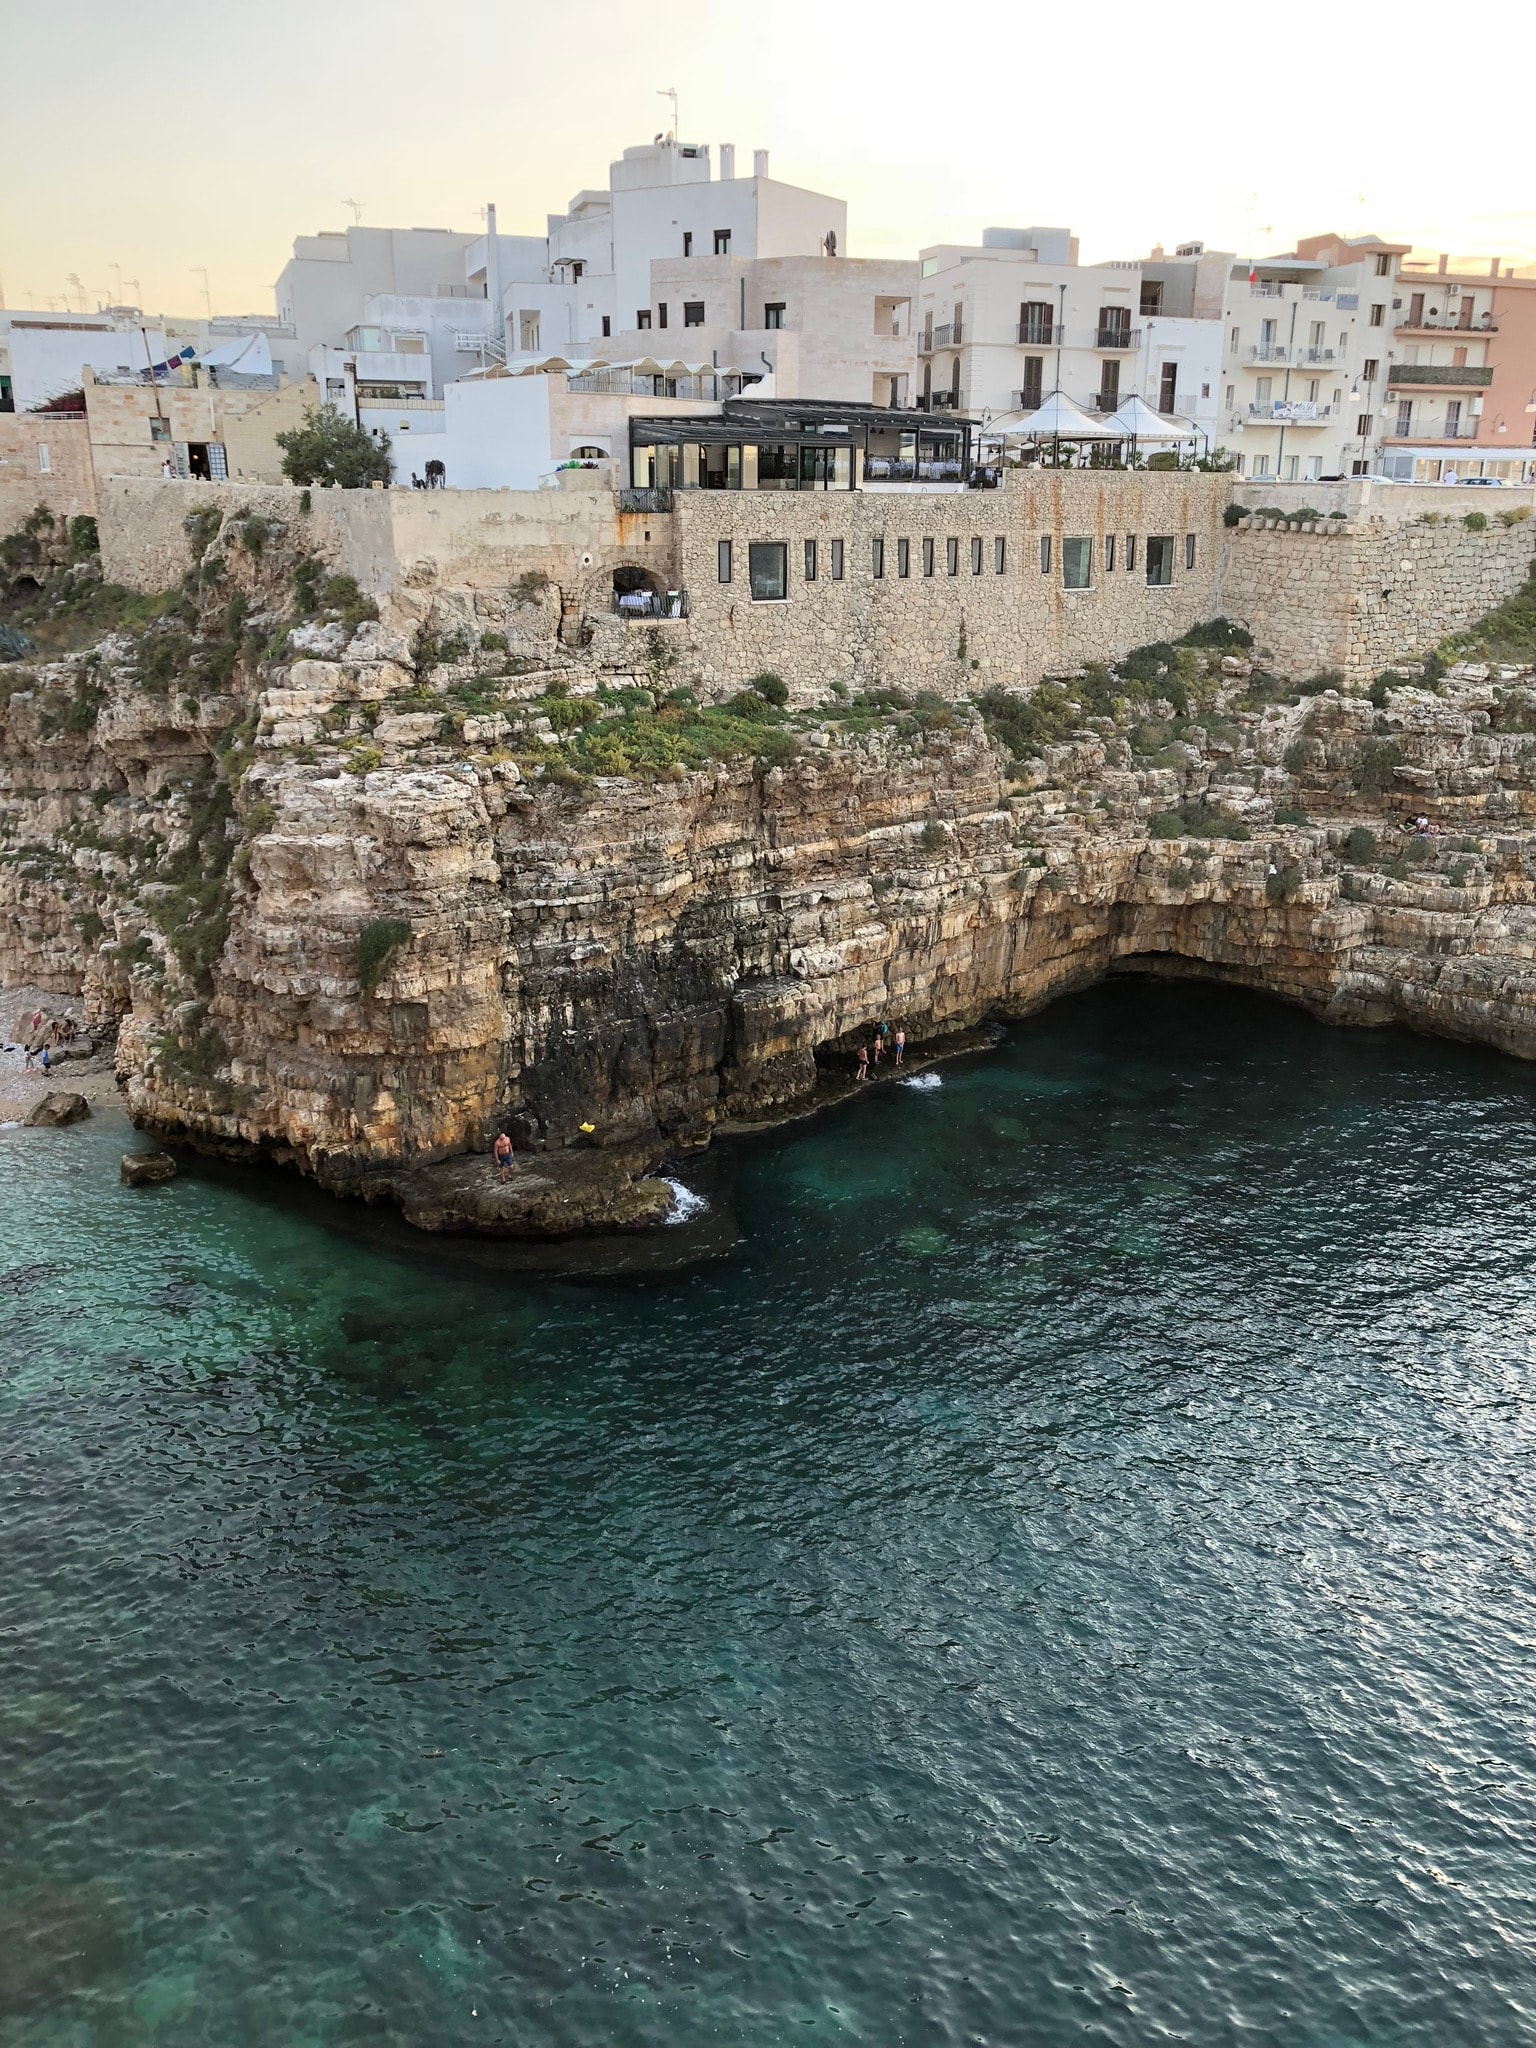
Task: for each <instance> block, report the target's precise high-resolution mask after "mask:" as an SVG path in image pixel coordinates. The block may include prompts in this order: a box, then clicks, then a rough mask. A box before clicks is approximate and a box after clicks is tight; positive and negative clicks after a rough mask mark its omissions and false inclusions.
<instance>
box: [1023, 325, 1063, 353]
mask: <svg viewBox="0 0 1536 2048" xmlns="http://www.w3.org/2000/svg"><path fill="white" fill-rule="evenodd" d="M1056 333H1057V329H1056V327H1055V324H1054V322H1052V321H1050V320H1046V321H1039V320H1021V321H1020V322H1019V345H1020V347H1021V348H1054V347H1055V346H1056Z"/></svg>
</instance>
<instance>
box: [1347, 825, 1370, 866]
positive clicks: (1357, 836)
mask: <svg viewBox="0 0 1536 2048" xmlns="http://www.w3.org/2000/svg"><path fill="white" fill-rule="evenodd" d="M1344 858H1345V859H1346V860H1354V861H1368V860H1374V859H1375V858H1376V834H1375V833H1374V832H1372V831H1371V830H1370V829H1369V828H1368V827H1367V826H1365V825H1355V826H1352V827H1351V829H1350V832H1349V836H1348V837H1347V838H1346V839H1345V841H1344Z"/></svg>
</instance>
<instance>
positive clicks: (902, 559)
mask: <svg viewBox="0 0 1536 2048" xmlns="http://www.w3.org/2000/svg"><path fill="white" fill-rule="evenodd" d="M896 574H897V575H898V576H910V575H911V574H912V543H911V541H909V540H899V541H897V543H896Z"/></svg>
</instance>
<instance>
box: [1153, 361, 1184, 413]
mask: <svg viewBox="0 0 1536 2048" xmlns="http://www.w3.org/2000/svg"><path fill="white" fill-rule="evenodd" d="M1178 392H1179V366H1178V364H1177V363H1164V365H1163V368H1162V374H1161V376H1160V377H1159V378H1158V385H1157V409H1158V411H1159V412H1172V411H1173V409H1174V406H1175V404H1176V403H1177V400H1178Z"/></svg>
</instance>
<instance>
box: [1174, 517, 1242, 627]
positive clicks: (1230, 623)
mask: <svg viewBox="0 0 1536 2048" xmlns="http://www.w3.org/2000/svg"><path fill="white" fill-rule="evenodd" d="M1227 509H1228V511H1231V509H1232V507H1231V506H1230V505H1229V506H1228V507H1227ZM1179 645H1180V646H1181V647H1219V648H1220V649H1221V650H1222V651H1223V652H1224V653H1225V652H1229V651H1231V650H1233V649H1237V650H1240V651H1242V650H1246V649H1247V648H1250V647H1251V646H1252V645H1253V635H1252V634H1251V633H1250V632H1249V630H1248V628H1247V627H1246V626H1239V625H1238V624H1237V623H1236V621H1235V620H1232V619H1226V618H1220V617H1217V618H1214V619H1202V620H1201V621H1200V623H1199V624H1198V625H1196V626H1191V627H1190V629H1189V631H1188V632H1187V633H1186V634H1184V636H1183V638H1182V639H1181V640H1180V642H1179Z"/></svg>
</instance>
